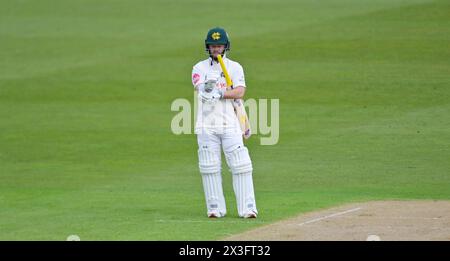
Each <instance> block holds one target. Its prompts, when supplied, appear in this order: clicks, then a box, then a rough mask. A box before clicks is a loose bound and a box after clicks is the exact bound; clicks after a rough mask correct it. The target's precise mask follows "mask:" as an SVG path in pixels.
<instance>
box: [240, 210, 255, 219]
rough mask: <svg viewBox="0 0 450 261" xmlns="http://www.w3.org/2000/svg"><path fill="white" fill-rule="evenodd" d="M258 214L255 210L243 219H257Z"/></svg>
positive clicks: (246, 214)
mask: <svg viewBox="0 0 450 261" xmlns="http://www.w3.org/2000/svg"><path fill="white" fill-rule="evenodd" d="M256 217H257V213H256V212H255V211H253V210H250V211H249V212H247V213H245V214H244V216H243V218H256Z"/></svg>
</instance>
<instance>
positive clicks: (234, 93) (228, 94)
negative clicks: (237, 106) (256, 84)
mask: <svg viewBox="0 0 450 261" xmlns="http://www.w3.org/2000/svg"><path fill="white" fill-rule="evenodd" d="M244 94H245V88H244V87H242V86H238V87H236V88H234V89H231V90H227V91H225V93H224V95H223V98H224V99H242V98H244Z"/></svg>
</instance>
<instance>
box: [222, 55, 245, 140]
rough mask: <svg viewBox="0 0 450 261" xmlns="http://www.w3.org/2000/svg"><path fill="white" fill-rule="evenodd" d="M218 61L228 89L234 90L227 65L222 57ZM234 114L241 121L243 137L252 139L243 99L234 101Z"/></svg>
mask: <svg viewBox="0 0 450 261" xmlns="http://www.w3.org/2000/svg"><path fill="white" fill-rule="evenodd" d="M217 60H218V61H219V63H220V67H221V68H222V72H223V75H224V76H225V80H226V82H227V87H231V88H233V82H232V81H231V78H230V75H229V74H228V71H227V68H226V67H225V63H224V62H223V59H222V56H221V55H220V54H219V55H217ZM233 107H234V112H235V113H236V116H237V117H238V120H239V125H240V127H241V130H242V135H243V136H244V138H245V139H248V138H250V136H251V135H252V132H251V129H250V122H249V120H248V116H247V112H246V111H245V107H244V101H243V100H242V99H234V100H233Z"/></svg>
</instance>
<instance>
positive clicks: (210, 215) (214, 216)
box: [208, 210, 225, 218]
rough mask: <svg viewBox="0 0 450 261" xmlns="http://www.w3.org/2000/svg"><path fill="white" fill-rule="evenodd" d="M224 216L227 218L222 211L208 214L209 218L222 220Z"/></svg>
mask: <svg viewBox="0 0 450 261" xmlns="http://www.w3.org/2000/svg"><path fill="white" fill-rule="evenodd" d="M224 216H225V214H222V213H220V211H218V210H213V211H210V212H208V217H209V218H221V217H224Z"/></svg>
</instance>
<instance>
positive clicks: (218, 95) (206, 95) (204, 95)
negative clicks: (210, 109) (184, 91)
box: [199, 88, 225, 104]
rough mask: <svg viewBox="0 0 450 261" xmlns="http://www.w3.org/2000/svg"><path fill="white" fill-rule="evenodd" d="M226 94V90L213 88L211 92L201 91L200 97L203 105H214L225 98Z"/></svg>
mask: <svg viewBox="0 0 450 261" xmlns="http://www.w3.org/2000/svg"><path fill="white" fill-rule="evenodd" d="M224 93H225V90H224V89H219V88H213V89H212V90H211V91H210V92H207V91H201V92H200V93H199V95H200V98H201V99H202V102H203V103H208V104H214V103H216V102H217V101H218V100H220V99H222V98H223V95H224Z"/></svg>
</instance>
